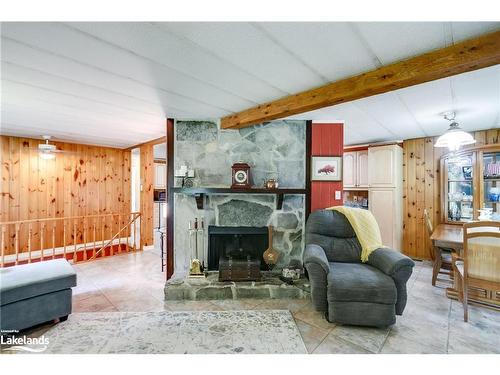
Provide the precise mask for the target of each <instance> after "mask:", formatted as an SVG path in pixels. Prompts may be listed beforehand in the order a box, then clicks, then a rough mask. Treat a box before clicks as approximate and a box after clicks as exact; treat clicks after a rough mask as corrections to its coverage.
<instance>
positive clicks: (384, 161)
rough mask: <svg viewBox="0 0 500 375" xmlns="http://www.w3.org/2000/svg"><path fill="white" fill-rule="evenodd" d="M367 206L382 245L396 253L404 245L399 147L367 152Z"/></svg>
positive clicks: (400, 149) (393, 146)
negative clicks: (373, 218) (377, 228)
mask: <svg viewBox="0 0 500 375" xmlns="http://www.w3.org/2000/svg"><path fill="white" fill-rule="evenodd" d="M368 185H369V193H368V206H369V209H370V211H371V212H372V213H373V216H375V219H376V220H377V223H378V226H379V228H380V234H381V235H382V243H383V244H384V245H385V246H388V247H391V248H393V249H395V250H399V251H401V250H402V245H403V150H402V148H401V147H399V146H398V145H387V146H376V147H370V148H369V149H368Z"/></svg>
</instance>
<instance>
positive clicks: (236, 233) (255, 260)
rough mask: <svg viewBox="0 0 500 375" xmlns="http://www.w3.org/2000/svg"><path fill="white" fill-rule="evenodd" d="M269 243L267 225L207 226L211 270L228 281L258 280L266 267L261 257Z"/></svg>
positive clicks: (209, 268)
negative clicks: (217, 272)
mask: <svg viewBox="0 0 500 375" xmlns="http://www.w3.org/2000/svg"><path fill="white" fill-rule="evenodd" d="M268 246H269V240H268V228H267V227H220V226H213V225H210V226H209V227H208V270H209V271H219V279H220V280H225V281H240V280H258V279H260V271H261V270H267V266H266V264H265V262H264V260H263V258H262V255H263V254H264V251H265V250H266V249H267V248H268Z"/></svg>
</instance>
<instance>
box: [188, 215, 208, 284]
mask: <svg viewBox="0 0 500 375" xmlns="http://www.w3.org/2000/svg"><path fill="white" fill-rule="evenodd" d="M188 234H189V253H190V257H191V263H190V268H189V276H190V277H204V276H205V269H206V268H208V254H207V252H208V249H206V248H205V223H204V221H203V218H200V219H198V218H195V219H194V222H193V221H191V220H190V221H189V227H188Z"/></svg>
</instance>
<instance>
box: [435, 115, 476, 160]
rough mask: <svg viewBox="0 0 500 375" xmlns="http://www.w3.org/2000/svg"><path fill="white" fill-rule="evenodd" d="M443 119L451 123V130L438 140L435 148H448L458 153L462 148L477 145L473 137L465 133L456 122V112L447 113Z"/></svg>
mask: <svg viewBox="0 0 500 375" xmlns="http://www.w3.org/2000/svg"><path fill="white" fill-rule="evenodd" d="M443 117H444V118H445V120H448V121H450V128H449V129H448V130H447V131H446V132H445V133H444V134H443V135H442V136H440V137H439V138H438V139H437V141H436V143H435V144H434V147H448V149H449V150H450V151H458V149H459V148H460V147H461V146H465V145H471V144H474V143H476V141H475V139H474V138H473V137H472V135H471V134H469V133H467V132H464V131H463V130H462V129H461V128H460V126H459V125H458V123H457V122H456V121H455V112H446V113H444V114H443Z"/></svg>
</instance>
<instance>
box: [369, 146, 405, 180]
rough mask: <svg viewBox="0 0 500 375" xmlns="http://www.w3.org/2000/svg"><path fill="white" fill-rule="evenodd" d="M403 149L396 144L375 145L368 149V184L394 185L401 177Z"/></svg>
mask: <svg viewBox="0 0 500 375" xmlns="http://www.w3.org/2000/svg"><path fill="white" fill-rule="evenodd" d="M400 165H401V166H402V165H403V150H402V148H401V147H399V146H398V145H388V146H377V147H370V148H369V149H368V186H369V187H371V188H392V187H396V186H397V185H398V184H399V183H400V180H401V179H402V168H399V166H400Z"/></svg>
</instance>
